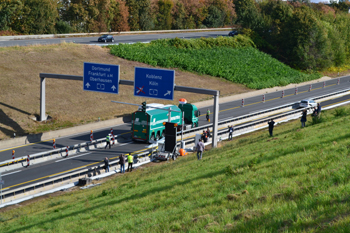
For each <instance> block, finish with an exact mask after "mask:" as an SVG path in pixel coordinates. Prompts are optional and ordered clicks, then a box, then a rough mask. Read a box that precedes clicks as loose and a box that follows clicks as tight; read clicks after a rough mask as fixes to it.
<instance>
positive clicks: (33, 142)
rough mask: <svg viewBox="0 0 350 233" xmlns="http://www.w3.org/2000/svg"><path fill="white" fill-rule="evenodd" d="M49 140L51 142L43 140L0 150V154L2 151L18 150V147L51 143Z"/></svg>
mask: <svg viewBox="0 0 350 233" xmlns="http://www.w3.org/2000/svg"><path fill="white" fill-rule="evenodd" d="M51 140H52V139H48V140H45V141H40V142H33V143H30V144H25V145H22V146H16V147H12V148H7V149H4V150H0V152H4V151H7V150H12V149H16V148H20V147H25V146H30V145H35V144H38V143H42V142H48V141H51Z"/></svg>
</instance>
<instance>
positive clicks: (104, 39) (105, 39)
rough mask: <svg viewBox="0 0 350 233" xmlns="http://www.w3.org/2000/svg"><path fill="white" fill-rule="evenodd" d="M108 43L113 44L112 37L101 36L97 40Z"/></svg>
mask: <svg viewBox="0 0 350 233" xmlns="http://www.w3.org/2000/svg"><path fill="white" fill-rule="evenodd" d="M109 41H110V42H112V43H113V42H114V37H113V36H111V35H103V36H101V37H99V38H98V42H105V43H107V42H109Z"/></svg>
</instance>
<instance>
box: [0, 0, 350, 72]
mask: <svg viewBox="0 0 350 233" xmlns="http://www.w3.org/2000/svg"><path fill="white" fill-rule="evenodd" d="M305 1H307V0H293V1H281V0H259V1H257V0H0V35H7V34H9V35H16V34H61V33H74V32H78V33H79V32H82V33H84V32H108V31H113V32H116V31H138V30H140V31H146V30H170V29H195V28H206V27H208V28H213V27H223V26H232V25H235V27H237V28H238V30H239V31H240V32H241V33H243V34H245V35H247V36H249V37H250V38H251V39H252V40H253V41H254V43H255V45H256V46H257V48H258V49H260V50H261V51H263V52H266V53H268V54H271V55H272V56H273V57H275V58H277V59H278V60H280V61H282V62H284V63H285V64H288V65H289V66H291V67H293V68H296V69H299V70H310V71H311V72H313V71H315V70H322V69H326V68H329V67H333V66H336V67H339V66H342V65H343V64H345V63H347V62H349V58H350V14H349V12H348V11H349V6H350V4H349V2H348V0H346V2H344V1H343V2H340V3H336V2H333V3H332V4H330V5H325V4H322V3H320V4H313V3H309V2H305Z"/></svg>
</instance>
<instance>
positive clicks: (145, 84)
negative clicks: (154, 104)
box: [134, 67, 175, 100]
mask: <svg viewBox="0 0 350 233" xmlns="http://www.w3.org/2000/svg"><path fill="white" fill-rule="evenodd" d="M174 82H175V71H174V70H164V69H152V68H141V67H135V80H134V96H140V97H148V98H155V99H165V100H174Z"/></svg>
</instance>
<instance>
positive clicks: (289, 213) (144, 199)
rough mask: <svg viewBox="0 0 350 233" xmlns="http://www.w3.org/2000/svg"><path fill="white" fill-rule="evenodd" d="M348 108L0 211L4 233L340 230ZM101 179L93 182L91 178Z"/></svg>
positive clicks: (347, 188) (348, 184)
mask: <svg viewBox="0 0 350 233" xmlns="http://www.w3.org/2000/svg"><path fill="white" fill-rule="evenodd" d="M349 127H350V108H349V107H347V108H340V109H335V110H332V111H327V112H325V111H324V112H322V118H321V120H319V122H318V123H313V121H312V120H311V117H310V116H309V117H308V121H307V123H306V127H305V128H300V121H298V120H296V121H294V122H289V123H284V124H277V125H276V126H275V129H274V135H275V136H274V137H269V136H268V132H267V130H261V131H259V132H254V133H252V134H249V135H245V136H241V137H239V138H234V140H233V141H231V142H221V143H220V144H219V148H216V149H212V150H210V151H205V152H204V154H203V159H202V160H201V161H198V160H197V159H196V156H195V155H194V154H190V155H188V156H186V157H182V158H179V159H177V160H176V161H171V162H163V163H160V164H154V165H153V166H145V167H143V168H139V169H137V170H134V171H133V172H132V173H126V174H124V175H116V176H115V177H113V178H111V179H109V180H107V181H106V182H104V183H103V184H102V185H101V186H96V187H94V188H91V189H85V190H79V189H78V190H72V191H68V192H62V195H60V196H56V197H50V196H49V197H47V198H44V199H43V198H41V199H40V201H37V202H35V201H31V202H30V203H20V205H18V206H13V207H7V208H3V209H1V210H0V229H1V232H2V233H5V232H21V231H25V232H42V231H44V232H259V233H260V232H327V233H329V232H344V233H345V232H349V230H350V214H349V207H350V198H349V192H350V157H349V156H350V137H349V132H348V131H347V130H344V129H347V128H349ZM99 182H101V181H99Z"/></svg>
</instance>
